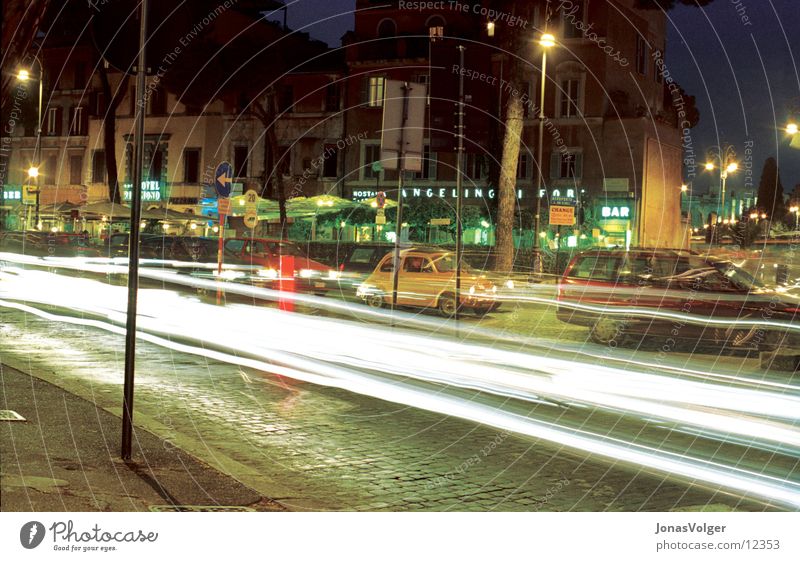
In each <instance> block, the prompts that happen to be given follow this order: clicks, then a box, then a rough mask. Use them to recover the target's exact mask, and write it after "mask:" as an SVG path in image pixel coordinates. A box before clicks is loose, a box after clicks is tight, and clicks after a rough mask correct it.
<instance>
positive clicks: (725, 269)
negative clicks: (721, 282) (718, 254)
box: [713, 261, 764, 290]
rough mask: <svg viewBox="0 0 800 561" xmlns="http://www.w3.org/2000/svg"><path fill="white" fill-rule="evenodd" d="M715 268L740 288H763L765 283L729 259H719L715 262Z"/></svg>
mask: <svg viewBox="0 0 800 561" xmlns="http://www.w3.org/2000/svg"><path fill="white" fill-rule="evenodd" d="M713 265H714V268H715V269H716V270H717V271H719V272H720V273H722V274H723V275H725V276H726V277H727V278H728V279H729V280H730V281H731V282H732V283H733V284H735V285H736V286H738V287H739V288H744V289H747V290H752V289H754V288H763V287H764V285H763V284H762V283H761V282H759V281H757V280H756V279H755V277H753V275H751V274H750V273H748V272H747V271H745V270H744V269H740V268H739V267H737V266H736V265H734V264H733V263H730V262H728V261H718V262H715V263H713Z"/></svg>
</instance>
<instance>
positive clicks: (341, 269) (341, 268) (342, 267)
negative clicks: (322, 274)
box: [339, 263, 344, 271]
mask: <svg viewBox="0 0 800 561" xmlns="http://www.w3.org/2000/svg"><path fill="white" fill-rule="evenodd" d="M339 270H340V271H344V263H342V264H341V265H339Z"/></svg>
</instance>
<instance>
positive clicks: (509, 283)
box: [506, 279, 514, 290]
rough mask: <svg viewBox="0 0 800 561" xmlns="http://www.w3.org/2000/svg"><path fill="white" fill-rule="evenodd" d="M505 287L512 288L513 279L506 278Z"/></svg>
mask: <svg viewBox="0 0 800 561" xmlns="http://www.w3.org/2000/svg"><path fill="white" fill-rule="evenodd" d="M506 288H507V289H509V290H514V281H513V280H510V279H509V280H507V281H506Z"/></svg>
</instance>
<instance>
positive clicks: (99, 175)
mask: <svg viewBox="0 0 800 561" xmlns="http://www.w3.org/2000/svg"><path fill="white" fill-rule="evenodd" d="M105 182H106V152H105V150H95V151H94V152H93V153H92V183H105Z"/></svg>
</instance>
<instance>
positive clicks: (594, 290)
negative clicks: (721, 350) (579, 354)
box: [556, 249, 800, 367]
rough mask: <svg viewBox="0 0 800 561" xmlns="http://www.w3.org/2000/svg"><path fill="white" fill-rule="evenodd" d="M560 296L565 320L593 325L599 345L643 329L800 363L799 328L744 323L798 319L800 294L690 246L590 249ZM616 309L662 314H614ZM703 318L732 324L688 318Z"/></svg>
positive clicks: (572, 268)
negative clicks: (766, 282)
mask: <svg viewBox="0 0 800 561" xmlns="http://www.w3.org/2000/svg"><path fill="white" fill-rule="evenodd" d="M557 298H558V303H559V306H558V308H557V313H556V315H557V317H558V319H560V320H561V321H563V322H566V323H572V324H577V325H584V326H586V327H589V329H590V337H591V339H592V340H593V341H594V342H596V343H600V344H618V343H620V342H622V341H623V340H624V339H625V338H627V337H628V336H630V335H633V334H636V335H639V336H644V337H650V336H657V337H662V338H663V337H667V338H668V341H671V344H674V343H675V342H676V341H679V340H685V341H694V342H698V341H702V342H703V343H710V344H714V345H721V346H727V347H733V348H741V349H749V350H758V351H759V352H760V355H761V361H762V365H764V366H768V365H769V364H772V363H773V362H775V359H776V358H777V357H783V358H782V359H781V362H782V363H783V364H784V365H785V364H792V363H793V364H794V365H795V366H794V367H796V366H797V364H798V361H800V335H799V334H798V333H797V332H795V331H790V330H775V329H771V328H769V327H766V328H765V327H763V326H746V325H744V326H741V327H739V326H737V325H736V321H737V320H742V319H749V320H759V319H764V320H770V321H785V322H794V321H798V320H800V298H799V297H797V296H793V295H791V294H789V293H788V292H786V291H785V290H781V289H778V288H776V289H770V288H767V287H766V286H764V285H763V284H761V283H760V282H758V281H757V280H756V279H754V278H753V276H752V275H750V274H749V273H747V272H746V271H744V270H743V269H741V268H739V267H737V266H736V265H734V264H733V263H731V262H730V261H727V260H723V259H718V258H715V257H710V256H705V255H700V254H698V253H695V252H691V251H685V250H668V249H631V250H627V251H626V250H618V249H609V250H605V249H598V250H591V251H585V252H582V253H579V254H578V255H576V256H575V257H574V258H573V259H572V261H571V262H570V264H569V265H568V266H567V269H566V271H565V272H564V276H563V278H562V279H561V282H560V284H559V286H558V297H557ZM567 304H569V305H567ZM587 307H592V308H595V309H587ZM614 308H626V309H635V310H636V311H637V312H638V311H639V310H641V311H644V312H647V311H651V312H659V315H656V314H648V313H644V314H640V313H628V312H625V313H621V314H613V313H609V312H610V311H613V309H614ZM663 313H666V314H667V315H661V314H663ZM696 316H700V317H704V318H711V319H715V320H719V319H723V320H727V321H726V322H725V323H724V324H716V325H706V324H702V323H691V322H689V321H687V320H691V319H695V318H696Z"/></svg>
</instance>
